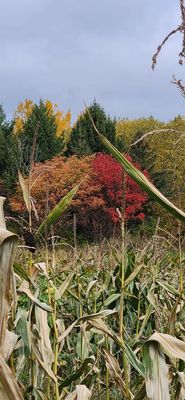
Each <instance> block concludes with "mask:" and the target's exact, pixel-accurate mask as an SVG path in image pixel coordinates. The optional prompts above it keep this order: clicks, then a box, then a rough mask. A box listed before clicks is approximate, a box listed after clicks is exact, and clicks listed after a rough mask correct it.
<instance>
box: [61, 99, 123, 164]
mask: <svg viewBox="0 0 185 400" xmlns="http://www.w3.org/2000/svg"><path fill="white" fill-rule="evenodd" d="M88 110H89V112H90V114H91V116H92V118H93V121H94V123H95V125H96V127H97V129H98V130H99V131H100V132H101V133H103V134H104V135H105V136H106V137H107V138H108V139H109V140H110V142H111V143H113V144H114V143H115V125H116V121H115V120H112V119H111V118H110V117H109V116H107V115H106V114H105V111H104V109H103V108H102V107H101V106H100V105H99V104H98V103H96V101H94V102H93V104H92V105H91V106H90V107H89V108H88ZM101 151H105V148H104V146H102V145H101V143H100V141H99V139H98V137H97V134H96V132H95V130H94V128H93V125H92V122H91V120H90V118H89V114H88V112H87V111H86V110H85V111H84V112H83V114H82V115H80V117H79V118H78V120H77V122H76V124H75V125H74V127H73V128H72V131H71V136H70V141H69V144H68V150H67V155H72V154H76V155H78V156H80V157H81V156H84V155H89V154H93V153H98V152H101Z"/></svg>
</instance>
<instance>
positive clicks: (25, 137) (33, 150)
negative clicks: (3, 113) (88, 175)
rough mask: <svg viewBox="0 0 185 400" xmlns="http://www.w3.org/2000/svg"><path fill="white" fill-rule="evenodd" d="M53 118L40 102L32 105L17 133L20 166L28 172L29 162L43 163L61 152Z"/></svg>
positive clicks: (60, 144) (59, 139) (60, 141)
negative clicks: (21, 127)
mask: <svg viewBox="0 0 185 400" xmlns="http://www.w3.org/2000/svg"><path fill="white" fill-rule="evenodd" d="M56 130H57V126H56V122H55V116H54V115H53V114H52V113H50V112H49V111H48V109H47V107H46V105H45V104H44V102H43V101H42V100H40V102H39V104H38V105H37V104H34V106H33V110H32V112H31V114H30V115H29V117H28V118H27V120H26V121H25V123H24V127H23V130H22V132H20V133H19V135H17V136H18V141H19V147H20V164H21V167H22V169H23V171H25V172H28V171H29V167H30V162H31V161H32V160H31V159H33V161H34V162H44V161H45V160H49V159H51V158H52V157H54V156H55V155H57V154H59V153H60V152H61V151H62V147H63V142H62V139H61V138H60V137H57V135H56Z"/></svg>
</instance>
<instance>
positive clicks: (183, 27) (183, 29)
mask: <svg viewBox="0 0 185 400" xmlns="http://www.w3.org/2000/svg"><path fill="white" fill-rule="evenodd" d="M179 6H180V11H181V24H180V25H179V26H178V27H177V28H175V29H173V30H172V31H171V32H170V33H169V34H168V35H167V36H166V37H165V38H164V40H163V41H162V43H161V44H160V45H159V46H158V48H157V51H156V53H155V54H154V55H153V57H152V69H154V68H155V66H156V64H157V57H158V55H159V53H160V51H161V49H162V47H163V46H164V44H165V43H166V42H167V40H168V39H169V38H170V36H172V35H174V34H175V33H177V32H180V33H182V36H183V39H182V49H181V51H180V53H179V64H180V65H182V64H183V60H184V58H185V6H184V0H179Z"/></svg>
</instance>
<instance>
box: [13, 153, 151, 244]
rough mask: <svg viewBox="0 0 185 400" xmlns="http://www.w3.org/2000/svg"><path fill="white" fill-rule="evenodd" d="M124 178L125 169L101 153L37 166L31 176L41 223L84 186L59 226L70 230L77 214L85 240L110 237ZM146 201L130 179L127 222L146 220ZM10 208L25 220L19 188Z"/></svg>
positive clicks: (127, 182) (121, 196)
mask: <svg viewBox="0 0 185 400" xmlns="http://www.w3.org/2000/svg"><path fill="white" fill-rule="evenodd" d="M129 159H130V158H129ZM122 175H123V172H122V167H121V166H120V165H119V164H118V163H117V162H116V161H115V160H114V159H113V158H112V157H111V156H109V155H107V154H102V153H99V154H97V155H96V156H92V155H91V156H86V157H82V158H80V159H79V158H77V157H76V156H73V157H70V158H65V157H62V156H58V157H54V158H53V159H52V160H49V161H46V162H45V163H42V164H41V163H39V164H35V167H34V170H33V171H32V176H31V196H32V199H33V202H34V205H35V208H36V210H37V214H38V216H39V218H40V221H41V220H42V219H43V218H44V217H45V216H46V215H47V214H48V212H49V211H50V210H51V209H52V208H53V207H54V206H55V205H56V204H57V203H58V202H59V201H60V200H61V198H62V197H63V196H64V195H65V194H66V193H68V191H69V190H70V189H72V187H74V186H75V185H76V184H77V183H79V182H82V184H81V186H80V188H79V190H78V192H77V194H76V196H75V198H74V199H73V201H72V204H71V206H70V208H69V209H68V210H67V211H66V213H65V215H64V216H63V217H62V219H61V221H60V222H59V224H60V227H61V229H63V227H65V228H66V227H67V228H68V229H70V228H71V227H72V224H73V215H74V214H76V217H77V218H76V220H77V229H78V230H79V231H80V232H84V233H85V234H86V236H88V237H90V236H91V237H92V238H94V237H95V236H98V235H99V233H100V232H101V233H102V234H103V235H107V234H108V235H110V234H111V233H112V230H113V228H114V226H115V224H116V225H119V224H118V222H119V213H118V212H117V208H118V209H119V210H120V211H121V207H122V198H123V195H122ZM146 200H147V195H146V194H145V193H144V192H143V191H142V190H141V189H140V188H139V186H138V185H137V184H136V183H135V182H134V181H133V180H132V179H130V178H129V177H128V176H127V177H126V208H125V217H126V219H127V220H131V219H138V220H142V219H144V217H145V215H144V213H143V212H142V207H143V205H144V204H145V202H146ZM11 207H12V210H14V211H17V212H18V213H19V214H24V217H25V212H26V208H25V205H24V201H23V198H22V193H21V190H20V188H17V191H16V194H15V195H14V196H13V198H12V199H11ZM33 216H34V213H33ZM35 224H36V220H35ZM57 229H58V228H57ZM64 230H65V229H64Z"/></svg>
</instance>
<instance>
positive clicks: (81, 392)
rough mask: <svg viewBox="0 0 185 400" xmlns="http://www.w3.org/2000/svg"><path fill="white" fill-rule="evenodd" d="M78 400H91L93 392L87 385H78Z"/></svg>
mask: <svg viewBox="0 0 185 400" xmlns="http://www.w3.org/2000/svg"><path fill="white" fill-rule="evenodd" d="M76 394H77V400H89V399H90V398H91V395H92V393H91V390H89V389H88V388H87V386H85V385H76Z"/></svg>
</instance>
